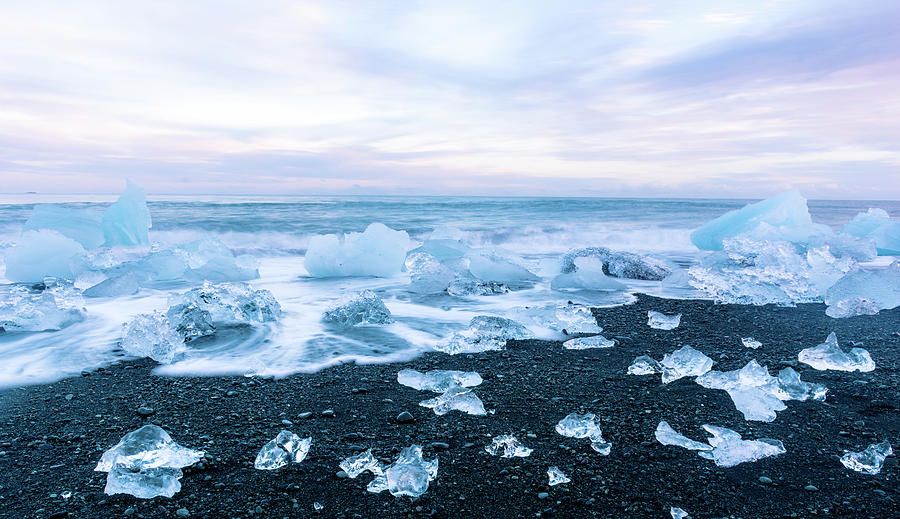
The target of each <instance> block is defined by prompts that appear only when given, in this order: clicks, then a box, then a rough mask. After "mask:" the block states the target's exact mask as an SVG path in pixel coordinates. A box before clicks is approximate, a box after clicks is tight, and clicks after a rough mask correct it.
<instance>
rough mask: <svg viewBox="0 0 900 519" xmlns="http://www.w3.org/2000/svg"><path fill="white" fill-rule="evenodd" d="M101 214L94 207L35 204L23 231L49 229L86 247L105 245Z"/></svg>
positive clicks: (92, 247) (93, 247)
mask: <svg viewBox="0 0 900 519" xmlns="http://www.w3.org/2000/svg"><path fill="white" fill-rule="evenodd" d="M100 218H101V214H100V213H99V212H98V211H95V210H94V209H91V208H87V209H77V208H70V207H64V206H59V205H53V204H38V205H36V206H34V209H33V210H32V212H31V216H30V217H29V218H28V221H26V222H25V225H23V226H22V230H23V231H37V230H39V229H49V230H52V231H56V232H58V233H59V234H62V235H63V236H65V237H66V238H70V239H72V240H75V241H77V242H78V243H80V244H81V245H82V246H83V247H84V248H85V249H95V248H97V247H99V246H101V245H103V241H104V240H105V238H104V237H103V229H102V228H101V227H100Z"/></svg>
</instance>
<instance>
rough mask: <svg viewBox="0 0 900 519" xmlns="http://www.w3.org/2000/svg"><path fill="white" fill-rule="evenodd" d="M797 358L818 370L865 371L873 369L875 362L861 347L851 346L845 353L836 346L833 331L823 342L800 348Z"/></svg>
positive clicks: (835, 337) (835, 336)
mask: <svg viewBox="0 0 900 519" xmlns="http://www.w3.org/2000/svg"><path fill="white" fill-rule="evenodd" d="M797 360H799V361H800V362H802V363H804V364H808V365H810V366H812V367H813V369H817V370H820V371H824V370H829V369H831V370H837V371H857V370H859V371H861V372H867V371H873V370H874V369H875V362H874V361H873V360H872V357H871V356H870V355H869V352H868V351H866V350H864V349H863V348H853V349H851V350H850V352H849V353H845V352H844V351H843V350H841V348H840V346H838V342H837V335H835V334H834V332H831V333H830V334H828V338H827V339H825V342H824V343H822V344H819V345H818V346H816V347H814V348H806V349H803V350H800V353H799V354H798V355H797Z"/></svg>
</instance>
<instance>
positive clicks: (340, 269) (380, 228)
mask: <svg viewBox="0 0 900 519" xmlns="http://www.w3.org/2000/svg"><path fill="white" fill-rule="evenodd" d="M407 249H409V235H408V234H407V233H406V231H395V230H393V229H391V228H390V227H388V226H386V225H384V224H381V223H373V224H371V225H369V226H368V227H366V230H365V231H364V232H362V233H354V232H351V233H348V234H344V235H340V236H338V235H336V234H325V235H320V236H313V237H312V238H311V239H310V240H309V247H308V248H307V250H306V257H305V258H304V260H303V264H304V266H305V267H306V270H307V272H309V275H310V276H313V277H317V278H324V277H345V276H375V277H390V276H393V275H395V274H399V273H400V271H401V270H402V269H403V262H404V260H405V259H406V251H407Z"/></svg>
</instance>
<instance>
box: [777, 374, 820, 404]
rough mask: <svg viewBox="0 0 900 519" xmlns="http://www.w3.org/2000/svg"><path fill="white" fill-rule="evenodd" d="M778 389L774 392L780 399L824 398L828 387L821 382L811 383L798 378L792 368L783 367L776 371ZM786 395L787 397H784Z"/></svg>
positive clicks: (798, 375)
mask: <svg viewBox="0 0 900 519" xmlns="http://www.w3.org/2000/svg"><path fill="white" fill-rule="evenodd" d="M778 390H779V392H775V394H776V395H777V396H778V398H781V399H782V400H788V399H790V400H801V401H802V400H808V399H813V400H825V395H826V393H827V392H828V388H826V387H825V386H823V385H822V384H811V383H809V382H803V381H802V380H800V374H799V373H797V372H796V371H794V370H793V369H792V368H784V369H782V370H781V371H779V372H778ZM785 396H787V397H788V398H785Z"/></svg>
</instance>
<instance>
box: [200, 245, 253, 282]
mask: <svg viewBox="0 0 900 519" xmlns="http://www.w3.org/2000/svg"><path fill="white" fill-rule="evenodd" d="M229 252H230V251H229ZM184 277H185V279H187V280H189V281H212V282H214V283H218V282H222V281H249V280H251V279H257V278H259V262H258V261H257V260H256V258H254V257H253V256H249V255H246V254H245V255H242V256H234V255H233V254H229V255H223V256H217V257H215V258H210V259H209V260H208V261H207V262H206V263H204V264H203V265H200V266H199V267H196V268H192V269H190V270H188V271H187V272H186V273H185V276H184Z"/></svg>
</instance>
